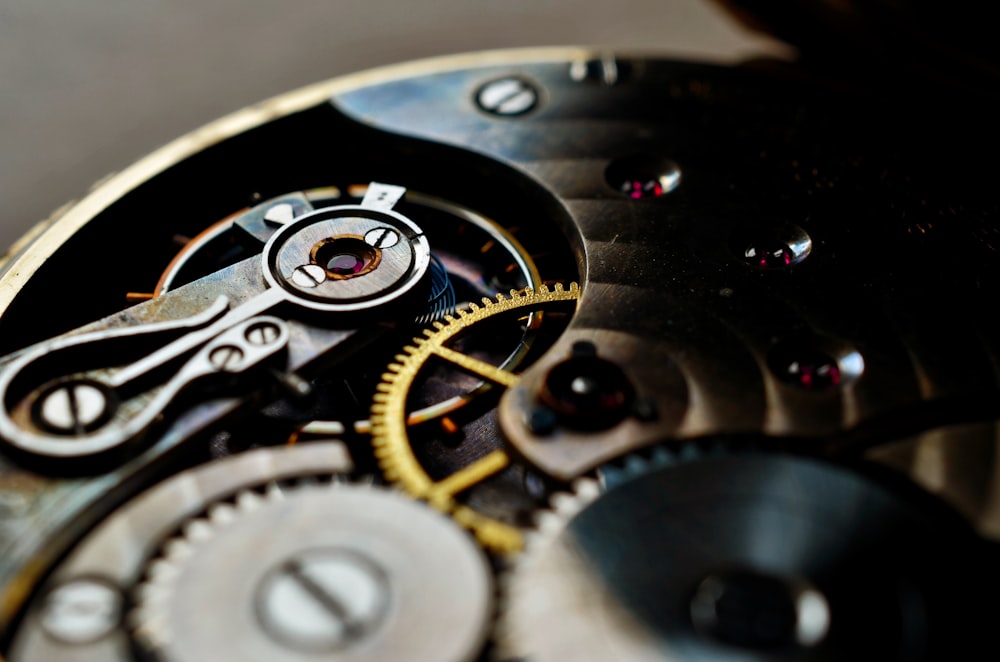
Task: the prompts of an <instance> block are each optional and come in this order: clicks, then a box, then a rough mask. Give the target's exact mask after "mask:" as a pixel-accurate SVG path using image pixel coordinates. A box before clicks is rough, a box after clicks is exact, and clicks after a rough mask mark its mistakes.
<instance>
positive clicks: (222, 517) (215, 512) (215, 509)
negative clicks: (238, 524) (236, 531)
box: [208, 503, 236, 526]
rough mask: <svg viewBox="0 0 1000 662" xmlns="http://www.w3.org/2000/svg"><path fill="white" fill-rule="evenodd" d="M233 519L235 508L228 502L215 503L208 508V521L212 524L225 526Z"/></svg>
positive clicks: (234, 517)
mask: <svg viewBox="0 0 1000 662" xmlns="http://www.w3.org/2000/svg"><path fill="white" fill-rule="evenodd" d="M235 519H236V512H235V509H234V508H233V507H232V506H230V505H229V504H228V503H217V504H214V505H213V506H211V507H209V509H208V521H209V522H211V523H212V524H213V525H214V526H225V525H227V524H229V523H230V522H232V521H233V520H235Z"/></svg>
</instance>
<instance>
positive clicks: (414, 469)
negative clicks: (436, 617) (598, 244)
mask: <svg viewBox="0 0 1000 662" xmlns="http://www.w3.org/2000/svg"><path fill="white" fill-rule="evenodd" d="M578 297H579V288H578V287H577V285H576V283H572V284H570V286H569V287H568V288H564V287H563V286H562V285H561V284H557V285H555V286H554V287H553V288H552V289H549V288H548V287H546V286H544V285H543V286H541V287H540V288H539V289H538V290H537V291H535V290H530V289H529V290H525V291H523V292H517V291H511V293H510V296H509V297H505V296H503V295H500V296H498V297H497V299H496V300H495V301H493V300H490V299H485V298H484V299H483V303H482V305H481V306H480V305H475V304H473V305H471V306H470V307H469V309H468V310H460V311H458V315H457V316H456V317H447V318H446V320H445V322H443V323H441V322H438V323H435V325H434V328H433V329H428V330H426V331H425V332H424V334H425V337H423V338H414V340H413V342H414V344H413V345H410V346H407V347H405V348H404V353H403V354H400V355H398V356H397V357H396V359H397V362H396V363H392V364H391V365H389V368H388V372H386V373H385V375H383V381H382V383H381V384H379V385H378V392H377V393H376V395H375V403H374V405H373V406H372V416H371V421H372V443H373V444H374V447H375V454H376V456H377V457H378V460H379V465H380V467H381V469H382V471H383V473H384V475H385V477H386V479H387V480H389V481H391V482H393V483H396V484H398V485H399V486H400V487H402V488H403V489H404V490H406V491H407V492H408V493H409V494H411V495H413V496H415V497H417V498H419V499H424V500H426V501H427V502H429V503H430V504H432V505H433V506H434V507H436V508H438V509H440V510H442V511H444V512H447V513H450V514H451V515H452V516H453V517H454V518H455V519H456V521H458V522H459V523H461V524H462V525H463V526H466V527H468V528H470V529H471V530H472V531H474V532H475V534H476V537H477V538H478V540H479V541H480V542H481V543H482V544H483V545H485V546H486V547H487V548H489V549H492V550H494V551H497V552H501V553H507V552H513V551H517V550H519V549H520V548H521V544H522V540H521V533H520V530H519V527H518V526H517V523H516V522H512V521H509V520H508V521H504V520H503V519H501V516H498V515H497V514H495V513H491V512H486V511H487V510H488V508H489V504H488V503H485V502H487V501H489V499H484V500H483V501H484V504H483V505H482V506H479V505H472V504H473V503H474V499H473V500H472V501H466V502H464V503H463V502H462V501H461V498H462V497H463V496H467V494H466V495H463V493H467V491H469V490H470V489H471V488H474V487H475V486H477V485H479V484H481V483H483V482H484V481H487V480H488V479H491V478H493V477H497V476H499V474H501V473H502V472H504V471H505V470H506V469H507V468H508V465H509V458H508V456H507V453H506V452H505V451H504V450H503V449H502V448H501V447H500V445H499V441H498V440H497V439H496V437H495V434H496V433H495V430H496V425H495V422H493V421H492V419H490V418H489V417H490V415H491V414H490V412H489V411H486V412H485V413H484V412H483V411H482V406H480V407H478V408H477V407H464V408H463V411H464V413H466V414H468V415H469V418H468V419H467V420H465V421H459V422H458V423H456V422H454V421H452V420H451V419H444V420H442V421H440V422H436V424H437V425H439V426H442V427H444V431H443V432H442V431H441V430H440V429H438V428H435V430H434V433H435V434H436V435H437V436H449V435H451V436H452V437H454V436H455V435H456V434H457V435H461V434H466V435H469V434H470V433H468V432H465V433H463V431H462V430H461V429H460V428H461V425H459V423H467V424H469V425H470V426H473V427H475V430H476V431H475V432H474V433H471V434H473V436H475V438H474V439H472V440H471V441H470V440H468V439H467V438H466V439H464V441H468V442H469V443H462V442H463V439H459V440H458V441H457V442H456V443H454V445H455V448H454V449H453V451H454V452H451V453H448V455H449V456H450V457H449V458H448V459H449V460H450V459H451V458H452V457H454V458H457V459H458V460H460V461H461V462H463V464H462V466H460V467H455V466H454V465H453V464H449V463H448V462H447V461H444V462H442V461H441V460H440V454H439V456H438V458H433V457H432V458H430V460H428V459H427V458H426V457H423V454H424V451H425V450H426V449H427V448H429V447H431V446H435V445H441V444H442V443H443V444H444V445H447V444H448V443H449V441H448V440H445V441H443V442H442V441H441V440H440V439H436V438H429V437H428V435H427V434H425V433H426V432H427V430H423V431H421V433H420V434H421V438H420V439H419V440H418V439H417V434H415V433H414V430H416V429H417V426H411V425H408V416H407V413H408V409H409V408H410V407H411V406H413V403H412V402H411V401H410V399H411V396H412V394H413V390H414V384H415V383H416V382H417V381H418V380H420V379H426V378H427V372H428V370H427V369H428V364H429V363H431V362H437V363H439V364H440V363H442V362H443V364H444V365H445V366H446V368H447V369H450V370H453V371H455V372H456V374H460V375H466V376H468V375H472V376H473V377H474V378H475V379H474V382H475V380H485V383H486V384H488V385H492V386H493V387H499V388H495V389H494V391H493V393H494V394H496V392H497V391H499V390H501V389H503V388H507V387H510V386H512V385H513V384H515V383H516V382H517V379H518V376H517V374H515V373H513V372H510V371H509V370H507V369H504V368H500V367H497V366H496V365H494V364H492V363H490V362H488V361H485V360H482V359H480V358H478V357H477V356H475V355H474V354H473V353H472V352H469V353H465V352H463V348H462V347H461V345H460V342H461V340H462V339H463V338H464V337H465V336H466V333H467V332H468V331H470V329H471V328H472V327H474V326H475V327H476V328H481V327H480V326H479V325H480V324H482V323H485V322H487V321H490V320H494V319H497V318H499V317H501V316H505V317H506V316H514V318H515V319H516V318H517V317H519V316H525V315H528V314H530V313H534V312H537V311H549V310H553V309H565V308H566V307H567V306H569V307H570V308H571V309H572V308H573V307H574V306H575V302H576V300H577V299H578ZM484 332H487V333H492V331H490V330H485V329H484ZM432 378H434V377H432ZM437 379H439V380H440V381H449V378H442V377H437ZM453 380H454V378H452V381H453ZM481 388H482V387H479V386H477V387H476V389H477V390H481ZM477 400H479V401H484V398H477ZM494 402H495V400H494ZM474 414H480V415H481V416H480V417H479V418H471V417H472V416H473V415H474ZM410 422H412V421H410ZM439 433H440V434H439ZM476 435H478V436H476ZM432 464H433V465H435V466H429V465H432Z"/></svg>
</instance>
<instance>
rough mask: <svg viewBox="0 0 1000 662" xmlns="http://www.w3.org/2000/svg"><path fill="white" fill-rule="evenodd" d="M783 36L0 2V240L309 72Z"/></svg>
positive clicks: (175, 1) (773, 48) (531, 2)
mask: <svg viewBox="0 0 1000 662" xmlns="http://www.w3.org/2000/svg"><path fill="white" fill-rule="evenodd" d="M557 45H584V46H603V47H609V48H622V49H628V50H630V51H644V52H645V51H650V52H661V53H663V54H665V55H668V56H673V57H683V58H696V59H710V60H714V61H718V60H723V61H726V60H734V59H739V58H742V57H748V56H752V55H756V54H762V53H780V52H781V51H782V48H781V46H780V45H779V44H776V43H775V42H772V41H770V40H768V39H766V38H764V37H762V36H760V35H756V34H753V33H750V32H748V31H747V30H745V29H744V28H743V27H742V26H740V25H739V24H737V23H736V21H734V20H733V19H732V18H731V17H730V16H729V15H728V14H726V13H725V12H724V11H722V10H721V9H720V8H719V6H718V5H716V4H715V3H714V2H711V1H710V0H616V1H615V2H607V1H605V2H601V1H600V0H505V1H503V2H489V3H488V2H480V1H479V0H411V1H410V2H405V1H402V0H331V1H327V2H321V1H319V0H282V1H280V2H279V1H277V0H270V1H268V0H89V1H87V2H83V1H81V0H0V203H2V210H3V211H2V216H0V254H2V250H3V247H6V246H7V245H9V244H10V243H11V242H13V241H14V240H15V239H16V238H17V237H18V236H20V235H21V234H22V233H24V232H25V231H26V230H27V229H28V228H29V227H31V226H32V225H33V224H34V223H35V222H36V221H38V220H41V219H42V218H44V217H46V216H48V215H49V214H50V213H51V212H52V211H53V210H54V209H56V208H57V207H59V206H61V205H62V204H63V203H65V202H67V201H69V200H71V199H74V198H79V197H80V196H81V195H82V194H83V193H85V192H86V190H87V188H88V187H89V186H90V185H91V184H92V183H93V182H94V181H96V180H98V179H100V178H101V177H103V176H104V175H106V174H108V173H110V172H112V171H115V170H119V169H121V168H123V167H125V166H126V165H128V164H129V163H131V162H132V161H134V160H136V159H138V158H139V157H141V156H143V155H145V154H147V153H148V152H150V151H152V150H153V149H155V148H156V147H158V146H160V145H162V144H164V143H166V142H168V141H170V140H172V139H173V138H176V137H178V136H180V135H182V134H184V133H186V132H188V131H190V130H192V129H195V128H197V127H198V126H200V125H202V124H205V123H206V122H209V121H211V120H213V119H215V118H217V117H219V116H221V115H224V114H226V113H229V112H232V111H234V110H237V109H239V108H241V107H243V106H246V105H248V104H250V103H253V102H256V101H260V100H262V99H265V98H267V97H270V96H274V95H276V94H280V93H282V92H285V91H287V90H291V89H294V88H296V87H300V86H302V85H306V84H309V83H313V82H316V81H320V80H324V79H326V78H330V77H332V76H337V75H341V74H346V73H350V72H354V71H358V70H361V69H365V68H369V67H373V66H378V65H383V64H391V63H394V62H400V61H405V60H412V59H415V58H422V57H428V56H434V55H442V54H448V53H458V52H464V51H475V50H484V49H494V48H509V47H520V46H557Z"/></svg>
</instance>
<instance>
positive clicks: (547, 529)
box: [493, 478, 604, 662]
mask: <svg viewBox="0 0 1000 662" xmlns="http://www.w3.org/2000/svg"><path fill="white" fill-rule="evenodd" d="M603 492H604V490H603V489H602V487H601V485H600V483H599V482H598V481H596V480H594V479H592V478H578V479H577V480H575V481H574V482H573V484H572V485H571V486H570V491H569V492H557V493H556V494H554V495H552V496H551V497H550V499H549V507H548V508H547V509H545V510H542V511H539V512H538V513H537V514H536V516H535V529H534V530H532V531H529V532H527V533H526V534H525V545H524V553H523V554H521V555H520V556H518V557H517V558H515V559H514V561H513V563H512V564H511V566H510V567H508V568H507V569H505V570H504V571H502V573H501V575H500V579H499V580H498V586H499V593H500V606H499V616H498V618H497V623H496V625H495V626H494V638H493V641H494V644H495V649H494V654H493V659H494V660H497V661H498V662H499V661H505V662H510V661H513V660H525V659H530V655H531V653H532V651H530V650H524V648H525V646H524V642H523V637H522V636H521V633H520V632H519V630H518V625H517V623H516V622H515V621H514V620H513V619H512V617H511V616H512V613H513V611H512V609H511V605H512V604H514V603H516V602H522V600H521V596H524V595H525V593H526V592H527V591H530V590H531V588H532V587H531V586H525V585H524V584H525V582H524V580H523V579H522V578H523V577H525V576H527V575H528V573H527V572H526V570H530V569H532V568H533V567H534V565H536V564H537V561H536V559H537V558H539V554H540V553H541V551H542V550H543V549H544V548H545V547H546V546H548V545H549V544H551V543H552V542H553V541H555V540H556V538H557V537H558V536H559V534H560V532H562V531H563V530H564V529H565V528H566V525H567V524H568V523H569V522H570V521H571V520H572V519H573V518H574V517H576V516H577V515H578V514H579V513H580V512H581V511H583V510H584V509H585V508H586V507H587V506H589V505H590V504H591V503H593V502H594V501H596V500H597V499H598V498H599V497H600V495H601V494H602V493H603Z"/></svg>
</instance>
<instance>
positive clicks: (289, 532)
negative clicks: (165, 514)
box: [130, 483, 493, 662]
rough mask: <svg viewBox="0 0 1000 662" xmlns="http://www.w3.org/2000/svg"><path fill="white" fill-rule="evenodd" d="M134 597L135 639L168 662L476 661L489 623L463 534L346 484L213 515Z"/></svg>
mask: <svg viewBox="0 0 1000 662" xmlns="http://www.w3.org/2000/svg"><path fill="white" fill-rule="evenodd" d="M135 596H136V607H135V609H134V610H133V611H132V613H131V614H130V621H131V624H132V625H133V626H134V637H135V639H136V641H137V642H138V643H139V645H140V646H141V648H143V649H144V650H145V651H147V652H149V653H150V654H152V655H153V656H154V657H155V658H156V659H159V660H167V661H176V662H191V661H192V660H213V661H219V662H224V661H226V660H240V661H253V660H261V661H265V660H266V661H270V660H292V661H295V660H300V661H304V660H315V659H318V658H317V656H319V657H322V658H323V659H338V660H339V659H343V660H357V661H364V660H379V661H391V660H407V661H408V662H409V661H411V660H418V661H419V660H423V661H426V662H439V661H453V662H463V661H467V660H474V659H476V658H477V657H479V656H480V655H481V653H482V649H483V646H484V644H485V640H486V638H487V636H488V631H489V628H490V624H491V619H492V616H493V604H492V603H493V588H492V575H491V571H490V567H489V564H488V562H487V560H486V558H485V556H484V555H483V553H482V551H481V550H480V549H479V548H478V547H477V546H476V544H475V543H474V542H473V540H472V538H471V536H469V535H468V534H467V533H466V532H464V531H462V530H461V529H460V528H459V527H457V526H456V525H455V524H454V523H453V522H451V521H450V520H448V518H446V517H444V516H442V515H441V514H439V513H437V512H435V511H434V510H432V509H430V508H428V507H427V506H426V505H424V504H420V503H418V502H415V501H412V500H410V499H409V498H407V497H405V496H404V495H402V494H399V493H398V492H396V491H394V490H388V489H385V488H379V487H373V486H366V485H358V484H347V483H343V484H340V483H332V484H316V483H313V484H306V485H292V486H290V487H289V486H285V487H282V486H279V485H278V484H272V485H271V486H270V487H269V488H267V489H266V490H263V491H259V492H258V491H252V490H244V491H241V492H240V493H238V494H237V495H236V496H235V497H234V498H233V499H231V500H228V501H223V502H217V503H215V504H213V505H212V506H210V507H209V508H208V509H207V512H206V514H205V515H204V516H202V517H198V518H195V519H192V520H190V521H188V522H187V523H186V524H184V525H183V526H182V527H181V530H180V533H179V534H178V535H177V536H175V537H174V538H172V539H171V540H169V541H168V542H167V543H166V544H165V545H164V546H163V548H162V553H161V555H160V557H159V558H157V559H156V560H154V561H153V562H152V563H151V564H150V565H149V566H148V568H147V572H146V579H145V581H144V582H143V583H142V584H141V585H140V586H139V587H138V589H137V590H136V592H135ZM206 618H210V619H211V625H206V624H205V619H206Z"/></svg>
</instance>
